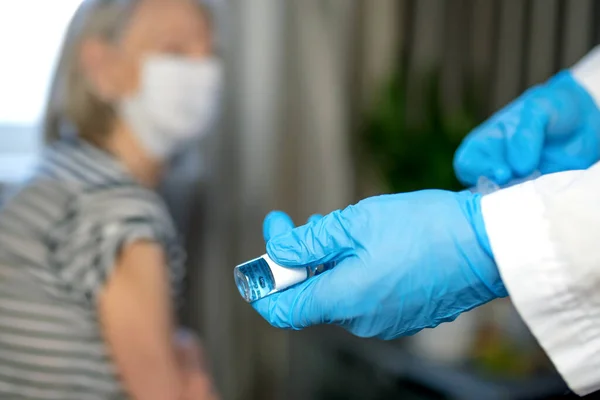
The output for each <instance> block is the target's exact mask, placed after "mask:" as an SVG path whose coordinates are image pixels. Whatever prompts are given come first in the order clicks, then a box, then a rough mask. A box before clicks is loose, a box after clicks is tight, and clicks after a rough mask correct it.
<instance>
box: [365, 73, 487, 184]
mask: <svg viewBox="0 0 600 400" xmlns="http://www.w3.org/2000/svg"><path fill="white" fill-rule="evenodd" d="M402 76H403V75H402V74H401V73H396V74H395V75H394V76H393V77H391V79H390V80H389V82H388V83H387V84H386V85H384V87H383V88H382V90H381V92H380V94H379V96H378V98H377V100H376V102H375V104H374V107H373V109H372V112H371V113H370V114H369V115H368V117H367V120H366V125H365V128H366V129H365V132H364V139H365V143H364V144H365V145H366V150H367V151H368V157H369V158H370V159H371V160H372V161H373V162H374V163H375V164H376V167H377V168H378V169H379V170H380V172H381V174H382V175H383V178H384V180H385V182H386V184H387V186H388V189H389V190H390V191H392V192H406V191H413V190H419V189H424V188H439V189H448V190H459V189H461V188H462V186H461V185H460V183H459V182H458V181H457V180H456V178H455V176H454V172H453V170H452V158H453V155H454V151H455V150H456V148H457V146H458V145H459V143H460V141H461V140H462V138H463V137H464V135H465V134H466V133H468V132H469V131H470V130H471V129H473V128H474V127H475V126H476V125H477V123H478V121H479V120H480V119H479V118H478V115H479V113H478V111H479V110H478V107H477V102H476V101H474V96H472V93H473V91H472V90H471V91H467V95H466V96H465V98H464V99H462V101H461V108H460V111H459V112H457V113H455V114H453V115H447V114H446V113H444V111H443V109H442V107H441V101H440V83H439V82H440V79H439V76H440V75H439V73H436V72H434V73H432V74H429V75H428V76H427V78H426V80H425V82H426V83H427V84H426V87H427V88H426V92H425V110H424V113H423V114H424V115H425V118H424V121H422V122H420V123H410V122H409V119H408V118H407V102H408V101H409V100H410V99H409V98H408V97H407V90H406V87H407V85H406V81H405V79H404V78H402ZM471 86H472V85H471Z"/></svg>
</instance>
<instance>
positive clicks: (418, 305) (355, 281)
mask: <svg viewBox="0 0 600 400" xmlns="http://www.w3.org/2000/svg"><path fill="white" fill-rule="evenodd" d="M480 198H481V196H480V195H479V194H471V193H468V192H460V193H453V192H445V191H440V190H427V191H420V192H413V193H406V194H396V195H386V196H378V197H372V198H369V199H366V200H363V201H361V202H360V203H358V204H357V205H354V206H350V207H348V208H346V209H344V210H341V211H335V212H333V213H331V214H329V215H327V216H325V217H323V218H322V219H318V218H314V219H313V221H312V222H310V223H309V224H307V225H305V226H302V227H299V228H296V229H293V230H292V228H293V223H292V221H291V219H290V218H289V217H288V216H287V215H285V214H283V213H281V212H276V213H273V214H270V215H269V216H268V217H267V219H266V220H265V224H264V228H265V239H267V240H268V243H267V251H268V253H269V255H270V256H271V257H272V258H273V260H275V261H276V262H278V263H280V264H281V265H284V266H288V267H300V266H306V265H319V264H323V263H326V262H330V261H336V262H337V264H336V266H335V267H334V268H333V269H331V270H328V271H325V272H324V273H322V274H321V275H318V276H316V277H314V278H312V279H310V280H308V281H306V282H304V283H302V284H299V285H297V286H295V287H293V288H291V289H288V290H287V291H284V292H281V293H276V294H273V295H271V296H268V297H266V298H264V299H262V300H259V301H257V302H255V303H253V306H254V307H255V309H256V310H257V311H258V312H259V313H260V314H261V315H262V316H263V317H264V318H265V319H266V320H267V321H269V322H270V323H271V324H272V325H274V326H276V327H279V328H292V329H302V328H305V327H308V326H311V325H316V324H337V325H341V326H342V327H344V328H346V329H348V330H349V331H350V332H352V333H354V334H355V335H358V336H363V337H371V336H376V337H379V338H383V339H392V338H396V337H398V336H402V335H409V334H413V333H416V332H417V331H419V330H421V329H423V328H427V327H434V326H436V325H438V324H439V323H441V322H444V321H451V320H453V319H455V318H456V317H457V316H458V315H459V314H460V313H462V312H464V311H467V310H470V309H472V308H474V307H477V306H478V305H481V304H483V303H486V302H488V301H490V300H492V299H494V298H496V297H499V296H506V290H505V288H504V285H503V283H502V281H501V279H500V276H499V273H498V270H497V268H496V265H495V263H494V261H493V259H492V256H491V251H490V249H489V243H488V239H487V235H486V233H485V228H484V225H483V219H482V217H481V212H480V207H479V203H480Z"/></svg>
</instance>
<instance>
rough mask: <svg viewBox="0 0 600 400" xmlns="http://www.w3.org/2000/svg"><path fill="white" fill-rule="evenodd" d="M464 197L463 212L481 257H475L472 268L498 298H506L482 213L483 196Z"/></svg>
mask: <svg viewBox="0 0 600 400" xmlns="http://www.w3.org/2000/svg"><path fill="white" fill-rule="evenodd" d="M459 195H460V196H464V197H463V203H462V208H463V212H464V214H465V216H466V218H467V219H468V221H469V222H470V224H471V228H472V229H473V233H474V235H473V242H474V243H473V244H474V245H475V246H476V247H477V248H478V249H479V253H480V254H479V257H477V256H475V257H473V259H472V260H470V263H469V264H470V267H471V268H472V269H474V270H475V271H474V272H475V273H476V275H477V276H478V277H479V278H480V279H481V280H482V281H483V283H484V284H485V285H486V286H487V287H488V289H489V290H490V292H492V293H493V294H494V295H495V296H496V297H506V296H507V295H508V293H507V291H506V288H505V287H504V282H502V278H501V276H500V271H499V270H498V267H497V265H496V262H495V260H494V253H493V251H492V248H491V245H490V240H489V238H488V234H487V231H486V228H485V221H484V219H483V214H482V212H481V198H482V195H481V194H478V193H465V192H461V193H459Z"/></svg>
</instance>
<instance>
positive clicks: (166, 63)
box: [118, 55, 222, 159]
mask: <svg viewBox="0 0 600 400" xmlns="http://www.w3.org/2000/svg"><path fill="white" fill-rule="evenodd" d="M221 90H222V68H221V64H220V62H219V61H218V60H217V59H216V58H203V59H197V60H196V59H191V58H185V57H176V56H166V55H155V56H152V57H149V58H147V59H146V60H145V61H144V63H143V65H142V71H141V76H140V87H139V90H138V92H137V93H135V94H134V95H133V96H131V97H128V98H126V99H124V100H122V101H121V102H120V104H119V108H118V110H119V112H120V115H121V117H122V118H123V119H124V120H125V121H126V122H127V123H128V124H129V126H130V127H131V129H132V130H133V132H134V133H135V135H136V136H137V138H138V139H139V140H140V142H141V144H142V145H143V146H144V148H145V149H146V151H148V152H149V153H150V154H151V155H152V156H154V157H157V158H160V159H166V158H168V157H170V156H172V155H173V154H174V153H175V152H177V151H178V150H180V149H182V148H184V147H185V146H186V144H189V143H190V142H193V141H195V140H198V139H199V138H201V137H202V136H204V135H206V134H207V133H208V132H209V131H210V130H211V128H213V125H214V122H215V120H216V117H217V115H218V111H219V104H220V101H221Z"/></svg>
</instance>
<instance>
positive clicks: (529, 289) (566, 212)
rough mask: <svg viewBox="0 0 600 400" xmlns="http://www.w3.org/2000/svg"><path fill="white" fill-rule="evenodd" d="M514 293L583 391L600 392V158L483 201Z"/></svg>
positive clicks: (551, 352) (527, 318)
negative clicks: (580, 168)
mask: <svg viewBox="0 0 600 400" xmlns="http://www.w3.org/2000/svg"><path fill="white" fill-rule="evenodd" d="M481 208H482V213H483V217H484V222H485V226H486V230H487V233H488V237H489V240H490V246H491V248H492V252H493V253H494V258H495V260H496V263H497V265H498V268H499V270H500V274H501V276H502V279H503V281H504V284H505V286H506V289H507V290H508V293H509V294H510V297H511V299H512V301H513V303H514V305H515V307H516V308H517V310H518V311H519V313H520V314H521V316H522V317H523V319H524V321H525V323H526V324H527V325H528V326H529V328H530V329H531V331H532V333H533V334H534V336H535V337H536V338H537V339H538V341H539V343H540V344H541V346H542V347H543V348H544V350H545V351H546V352H547V354H548V356H549V357H550V359H551V360H552V362H553V363H554V365H555V366H556V368H557V370H558V371H559V372H560V373H561V375H562V376H563V378H564V379H565V381H566V382H567V384H568V385H569V387H570V388H571V389H572V390H573V391H574V392H575V393H577V394H579V395H586V394H589V393H591V392H594V391H596V390H600V164H596V165H594V166H593V167H591V168H590V169H588V170H585V171H568V172H561V173H556V174H551V175H546V176H543V177H541V178H538V179H537V180H535V181H530V182H526V183H524V184H521V185H518V186H513V187H511V188H508V189H504V190H501V191H498V192H495V193H492V194H490V195H488V196H484V197H483V199H482V201H481Z"/></svg>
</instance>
